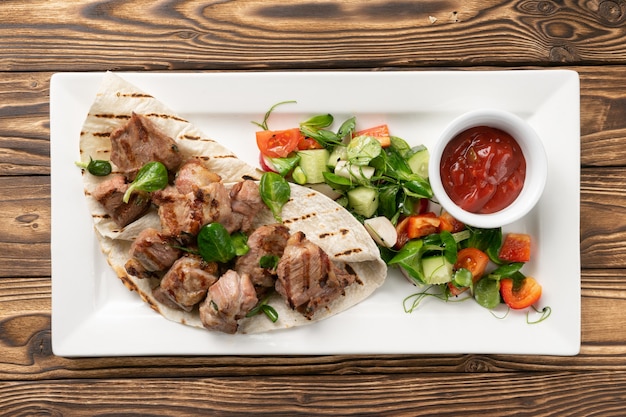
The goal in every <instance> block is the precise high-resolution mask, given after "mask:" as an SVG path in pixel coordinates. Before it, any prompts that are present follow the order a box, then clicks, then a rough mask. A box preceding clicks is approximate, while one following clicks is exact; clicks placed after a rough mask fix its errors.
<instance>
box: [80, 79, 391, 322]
mask: <svg viewBox="0 0 626 417" xmlns="http://www.w3.org/2000/svg"><path fill="white" fill-rule="evenodd" d="M133 112H135V113H138V114H142V115H144V116H147V117H149V118H150V119H151V120H152V121H153V122H154V123H155V124H156V125H157V126H158V128H159V129H160V130H161V131H162V132H163V133H165V134H167V135H169V136H170V137H172V138H173V139H174V140H175V141H176V143H177V145H178V147H179V150H180V152H181V154H182V155H183V158H184V159H188V158H192V157H200V158H202V159H203V160H204V161H205V162H206V166H207V167H208V168H209V169H210V170H212V171H214V172H215V173H217V174H219V175H220V176H221V178H222V181H223V182H224V183H225V184H226V185H227V186H228V184H229V183H235V182H238V181H241V180H242V179H244V178H253V179H259V178H260V176H261V174H262V173H261V172H260V171H259V170H258V169H257V168H256V167H253V166H251V165H249V164H247V163H246V162H244V161H242V160H240V159H238V158H237V157H236V155H235V154H234V153H233V152H232V151H230V150H229V149H227V148H225V147H224V146H223V145H221V144H220V143H219V142H218V141H216V140H213V139H210V138H208V137H207V136H206V135H205V134H204V133H202V132H200V131H199V130H198V129H197V128H195V127H194V126H193V125H192V124H191V123H189V122H188V121H186V120H184V119H183V118H181V117H179V116H178V115H176V113H175V112H173V111H172V110H170V109H168V108H167V107H166V106H164V105H163V104H162V103H161V102H159V101H158V100H157V99H156V98H154V97H152V96H151V95H149V94H147V93H145V92H143V91H141V90H140V89H138V88H137V87H136V86H134V85H133V84H131V83H129V82H127V81H125V80H124V79H123V78H121V77H120V76H118V75H116V74H113V73H111V72H108V73H106V74H105V76H104V79H103V81H102V84H101V86H100V89H99V91H98V93H97V95H96V98H95V101H94V103H93V105H92V106H91V108H90V110H89V113H88V115H87V117H86V120H85V123H84V125H83V129H82V131H81V137H80V153H81V160H82V161H83V162H88V161H89V159H90V158H93V159H104V160H109V155H110V150H111V143H110V139H109V136H110V134H111V132H113V131H114V130H115V129H117V128H119V127H121V126H123V125H124V124H126V122H127V121H128V119H129V118H130V116H131V114H132V113H133ZM113 170H114V172H115V170H116V167H115V165H113ZM83 179H84V185H85V196H86V198H87V200H88V204H89V210H90V212H91V214H92V217H93V219H94V227H95V230H96V235H97V237H98V240H99V243H100V247H101V249H102V251H103V253H104V254H105V255H106V256H107V260H108V262H109V264H110V265H111V267H112V268H113V270H114V271H115V273H116V274H117V276H118V277H119V278H120V279H121V280H122V281H123V282H124V284H125V285H126V286H127V287H128V288H129V289H130V290H133V291H136V292H137V293H138V294H139V295H140V296H141V297H142V298H143V300H144V301H145V302H147V303H148V304H149V305H150V306H151V307H152V308H153V309H154V310H155V311H157V312H159V313H160V314H162V315H163V316H164V317H166V318H167V319H169V320H172V321H176V322H180V323H182V324H185V325H189V326H194V327H203V326H202V323H201V321H200V317H199V314H198V312H197V309H195V310H193V311H191V312H184V311H181V310H176V309H172V308H169V307H167V306H165V305H163V304H161V303H160V302H158V301H157V300H156V299H155V298H154V297H153V295H152V288H153V287H155V286H156V285H157V283H158V281H155V280H151V279H140V278H137V277H135V276H132V275H129V274H128V273H127V272H126V270H125V268H124V265H125V264H126V262H127V261H128V260H129V258H130V255H129V248H130V245H131V244H132V241H133V239H134V238H135V237H136V236H137V235H138V234H139V232H140V231H141V230H143V229H145V228H147V227H153V228H155V229H157V230H158V229H160V222H159V219H158V216H157V214H156V210H151V211H149V212H148V213H147V214H146V215H144V216H143V217H142V218H140V219H138V220H137V221H135V222H133V223H131V224H129V225H127V226H126V227H123V228H120V227H119V226H117V225H116V224H115V222H114V221H113V220H112V219H110V218H109V216H107V215H106V213H105V211H104V209H103V208H102V206H101V205H100V203H98V202H97V201H96V200H95V199H94V198H93V197H92V192H93V190H94V189H95V188H96V187H97V186H98V184H99V183H100V182H101V181H103V178H102V177H96V176H93V175H90V174H89V173H87V172H83ZM282 218H283V223H284V224H285V225H286V226H287V227H288V228H289V230H290V232H291V233H294V232H296V231H302V232H304V234H305V235H306V236H307V238H308V239H309V240H310V241H312V242H314V243H316V244H317V245H319V246H320V247H321V248H322V249H323V250H324V251H325V252H326V253H327V254H328V256H329V258H330V259H331V260H333V261H337V262H345V263H348V264H349V265H350V267H351V268H352V269H353V270H354V271H355V272H356V274H357V276H358V280H357V281H358V282H356V283H354V284H352V285H350V286H349V287H348V288H346V291H345V296H343V297H340V298H339V299H337V300H335V301H334V302H333V303H332V304H331V305H329V306H328V308H327V309H324V310H321V311H319V312H317V313H316V314H315V316H314V317H313V319H311V320H309V319H307V318H305V317H304V316H303V315H302V314H300V313H299V312H296V311H293V310H291V309H290V308H289V307H288V306H287V304H286V303H285V301H284V300H283V299H282V298H281V297H280V295H278V294H275V295H274V296H273V297H272V298H271V299H270V300H269V304H270V305H271V306H272V307H274V308H275V309H276V311H277V312H278V315H279V319H278V321H277V322H276V323H272V322H271V321H270V320H268V319H267V318H266V317H265V316H264V315H257V316H255V317H251V318H246V319H243V320H241V321H240V324H239V328H238V330H237V332H238V333H259V332H265V331H268V330H274V329H281V328H288V327H293V326H300V325H304V324H309V323H312V322H315V321H318V320H322V319H325V318H327V317H330V316H332V315H335V314H338V313H340V312H341V311H344V310H346V309H348V308H350V307H351V306H353V305H355V304H357V303H359V302H361V301H362V300H364V299H365V298H367V297H368V296H370V295H371V294H372V293H373V292H374V291H375V290H376V288H378V287H379V286H380V285H382V283H383V282H384V280H385V278H386V276H387V266H386V264H385V263H384V262H383V261H382V259H381V258H380V254H379V250H378V248H377V246H376V244H375V243H374V242H373V240H372V239H371V238H370V237H369V235H368V233H367V231H366V230H365V228H364V227H363V225H362V224H361V223H359V222H358V221H357V220H356V219H355V218H354V217H353V216H352V215H351V214H350V213H349V212H348V211H346V210H345V209H344V208H343V207H341V206H339V205H338V204H337V203H335V202H334V201H333V200H331V199H329V198H328V197H326V196H324V195H323V194H321V193H319V192H317V191H314V190H311V189H309V188H306V187H301V186H298V185H295V184H291V199H290V201H289V202H288V203H287V204H286V205H285V206H284V208H283V212H282ZM274 222H275V220H274V218H273V217H272V215H271V213H270V212H269V210H267V211H266V212H263V213H261V214H260V215H259V216H257V219H256V226H260V225H262V224H269V223H274Z"/></svg>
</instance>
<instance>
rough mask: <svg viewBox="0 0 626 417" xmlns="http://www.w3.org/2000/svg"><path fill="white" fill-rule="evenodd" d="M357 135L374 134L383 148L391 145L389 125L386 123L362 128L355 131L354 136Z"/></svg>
mask: <svg viewBox="0 0 626 417" xmlns="http://www.w3.org/2000/svg"><path fill="white" fill-rule="evenodd" d="M357 136H372V137H374V138H376V139H377V140H378V141H379V142H380V145H381V146H382V147H383V148H386V147H388V146H390V145H391V137H390V136H389V126H387V125H386V124H383V125H379V126H374V127H370V128H369V129H365V130H360V131H358V132H355V133H354V134H353V135H352V137H357Z"/></svg>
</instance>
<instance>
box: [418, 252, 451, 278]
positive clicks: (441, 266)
mask: <svg viewBox="0 0 626 417" xmlns="http://www.w3.org/2000/svg"><path fill="white" fill-rule="evenodd" d="M452 267H453V265H452V264H451V263H450V262H448V260H447V259H446V258H445V256H443V255H438V256H431V257H428V258H422V269H423V271H424V283H426V284H445V283H447V282H450V281H452Z"/></svg>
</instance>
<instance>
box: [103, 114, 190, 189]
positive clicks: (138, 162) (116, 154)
mask: <svg viewBox="0 0 626 417" xmlns="http://www.w3.org/2000/svg"><path fill="white" fill-rule="evenodd" d="M151 161H159V162H161V163H163V165H165V167H166V168H167V169H168V171H170V172H174V171H176V169H178V167H179V166H180V164H181V162H182V156H181V155H180V152H179V151H178V147H177V146H176V142H174V140H173V139H172V138H170V137H169V136H167V135H165V134H163V133H162V132H161V131H160V130H159V129H158V128H157V127H156V126H155V125H154V124H153V123H152V121H151V120H150V119H148V118H147V117H146V116H142V115H140V114H136V113H134V112H133V113H132V115H131V117H130V120H129V121H128V123H126V124H125V125H124V126H122V127H120V128H118V129H116V130H114V131H113V132H112V133H111V162H113V163H114V164H115V165H116V166H117V168H118V169H119V170H120V171H121V172H123V173H124V175H125V176H126V177H127V178H128V179H129V180H131V181H132V180H133V179H134V178H135V176H136V175H137V172H138V171H139V170H140V169H141V167H142V166H144V165H145V164H146V163H148V162H151Z"/></svg>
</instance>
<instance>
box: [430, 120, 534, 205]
mask: <svg viewBox="0 0 626 417" xmlns="http://www.w3.org/2000/svg"><path fill="white" fill-rule="evenodd" d="M440 174H441V181H442V182H443V188H444V189H445V191H446V193H447V194H448V196H449V197H450V199H451V200H452V201H454V203H455V204H457V205H458V206H459V207H461V208H462V209H464V210H466V211H469V212H471V213H480V214H487V213H495V212H497V211H500V210H502V209H504V208H505V207H507V206H508V205H509V204H511V203H512V202H513V201H514V200H515V199H516V198H517V196H518V195H519V194H520V192H521V191H522V187H523V186H524V179H525V178H526V159H525V158H524V154H523V153H522V150H521V148H520V146H519V144H518V143H517V142H516V141H515V139H514V138H513V137H512V136H511V135H509V134H508V133H506V132H504V131H502V130H500V129H496V128H493V127H489V126H477V127H473V128H471V129H468V130H465V131H463V132H461V133H459V134H458V135H457V136H455V137H454V138H453V139H452V140H451V141H450V142H449V143H448V145H447V146H446V147H445V149H444V151H443V155H442V157H441V167H440Z"/></svg>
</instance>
